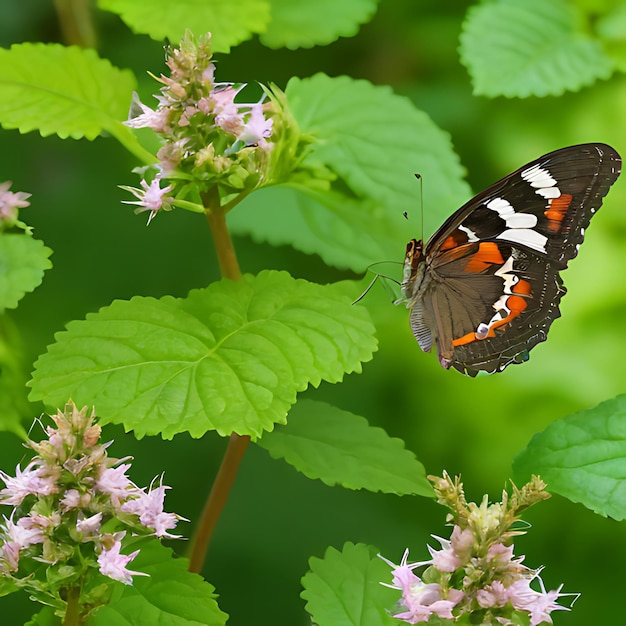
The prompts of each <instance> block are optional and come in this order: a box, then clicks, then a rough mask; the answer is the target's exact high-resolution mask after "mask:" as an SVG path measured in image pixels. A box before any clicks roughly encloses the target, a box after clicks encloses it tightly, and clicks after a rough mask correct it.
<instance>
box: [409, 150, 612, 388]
mask: <svg viewBox="0 0 626 626" xmlns="http://www.w3.org/2000/svg"><path fill="white" fill-rule="evenodd" d="M621 163H622V161H621V158H620V156H619V154H618V153H617V152H616V151H615V150H614V149H613V148H611V147H610V146H608V145H606V144H601V143H588V144H581V145H577V146H570V147H567V148H562V149H561V150H556V151H554V152H550V153H549V154H545V155H544V156H542V157H540V158H538V159H536V160H535V161H531V162H530V163H528V164H526V165H524V166H523V167H521V168H519V169H518V170H516V171H515V172H513V173H512V174H509V175H508V176H506V177H505V178H503V179H502V180H500V181H498V182H497V183H494V184H493V185H491V186H490V187H489V188H487V189H485V191H483V192H481V193H479V194H478V195H477V196H475V197H474V198H472V199H471V200H470V201H469V202H467V203H466V204H465V205H463V206H462V207H461V208H460V209H459V210H458V211H456V212H455V213H453V214H452V215H451V216H450V217H449V218H448V219H447V220H446V221H445V222H444V224H443V225H442V226H441V228H439V230H437V232H436V233H435V234H434V235H433V236H432V237H431V238H430V240H429V241H428V243H427V244H426V246H424V245H423V243H422V241H418V240H416V239H412V240H411V241H409V243H408V244H407V247H406V256H405V261H404V271H403V279H402V283H401V291H402V298H401V299H400V300H399V302H402V303H406V306H407V308H410V310H411V312H410V316H409V317H410V324H411V329H412V331H413V334H414V335H415V338H416V339H417V342H418V344H419V346H420V347H421V348H422V350H423V351H424V352H429V351H430V349H431V348H432V347H433V345H434V346H435V347H436V349H437V353H438V356H439V362H440V363H441V365H442V366H443V367H444V368H446V369H449V368H450V367H453V368H455V369H456V370H458V371H459V372H461V373H463V374H466V375H468V376H476V374H478V372H480V371H485V372H489V373H493V372H501V371H502V370H504V369H505V368H506V367H507V366H508V365H510V364H512V363H522V362H524V361H527V360H528V358H529V355H528V352H529V351H530V350H531V349H532V348H533V347H534V346H535V345H536V344H538V343H539V342H541V341H545V339H546V337H547V334H548V330H549V328H550V325H551V324H552V322H553V321H554V320H555V319H556V318H557V317H559V316H560V314H561V313H560V311H559V302H560V300H561V298H562V297H563V295H564V294H565V292H566V289H565V287H564V285H563V281H562V280H561V276H560V272H561V271H563V270H564V269H565V268H566V267H567V264H568V262H569V261H570V260H571V259H573V258H574V257H575V256H576V255H577V254H578V249H579V248H580V244H581V243H582V242H583V239H584V236H585V230H586V228H587V226H588V225H589V222H590V220H591V218H592V216H593V215H594V214H595V212H596V211H597V210H598V209H599V208H600V206H601V205H602V199H603V198H604V196H606V194H607V193H608V191H609V188H610V187H611V185H612V184H613V183H614V182H615V181H616V180H617V177H618V176H619V174H620V170H621Z"/></svg>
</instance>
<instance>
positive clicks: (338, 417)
mask: <svg viewBox="0 0 626 626" xmlns="http://www.w3.org/2000/svg"><path fill="white" fill-rule="evenodd" d="M258 443H259V445H260V446H261V447H262V448H265V449H266V450H267V451H268V452H269V453H270V454H271V455H272V457H273V458H275V459H281V458H282V459H285V461H287V463H289V464H290V465H293V466H294V467H295V468H296V469H297V470H298V471H299V472H302V473H303V474H304V475H305V476H307V477H308V478H314V479H320V480H322V481H323V482H324V483H325V484H327V485H329V486H331V487H332V486H333V485H337V484H339V485H341V486H342V487H346V488H347V489H368V490H369V491H382V492H384V493H396V494H398V495H405V494H419V495H422V496H427V497H432V496H433V489H432V487H431V485H430V483H429V482H428V481H427V480H426V475H425V472H424V466H423V465H422V464H421V463H420V462H419V461H418V460H417V459H416V458H415V456H414V455H413V453H412V452H410V451H409V450H406V449H405V447H404V442H403V441H402V440H401V439H395V438H392V437H390V436H389V435H388V434H387V433H386V432H385V431H384V430H383V429H382V428H373V427H371V426H370V425H369V424H368V422H367V420H366V419H365V418H363V417H360V416H358V415H354V414H353V413H349V412H348V411H342V410H340V409H338V408H336V407H333V406H331V405H329V404H326V403H324V402H314V401H311V400H300V401H299V402H298V403H297V404H296V405H295V406H294V407H293V408H292V409H291V411H290V412H289V416H288V421H287V424H286V425H284V426H282V425H279V426H277V427H276V428H275V429H274V431H273V432H271V433H265V434H264V435H263V438H262V439H260V440H259V442H258Z"/></svg>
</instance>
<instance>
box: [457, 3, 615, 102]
mask: <svg viewBox="0 0 626 626" xmlns="http://www.w3.org/2000/svg"><path fill="white" fill-rule="evenodd" d="M581 22H582V20H581V19H579V17H578V15H577V13H576V8H575V7H574V6H572V5H571V4H569V3H567V2H566V1H565V0H498V1H497V2H486V3H482V4H478V5H476V6H473V7H471V8H470V10H469V11H468V14H467V19H466V20H465V24H464V26H463V32H462V34H461V47H460V52H461V60H462V62H463V64H464V65H466V66H467V69H468V71H469V73H470V75H471V77H472V83H473V85H474V93H475V94H477V95H483V96H489V97H495V96H507V97H519V98H526V97H528V96H531V95H532V96H558V95H561V94H562V93H563V92H564V91H578V90H579V89H580V88H581V87H584V86H586V85H590V84H592V83H593V82H595V81H596V80H598V79H604V78H608V77H609V76H610V74H611V72H612V70H613V63H612V61H611V60H610V59H609V58H608V57H607V56H606V55H605V54H604V52H603V50H602V46H601V44H600V42H598V41H596V40H594V39H592V38H591V37H589V36H588V35H586V34H585V33H584V32H583V31H582V30H580V28H579V23H581Z"/></svg>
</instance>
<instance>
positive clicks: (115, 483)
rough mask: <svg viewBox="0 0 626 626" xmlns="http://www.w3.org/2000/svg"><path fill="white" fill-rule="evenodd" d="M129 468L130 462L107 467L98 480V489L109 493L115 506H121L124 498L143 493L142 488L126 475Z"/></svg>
mask: <svg viewBox="0 0 626 626" xmlns="http://www.w3.org/2000/svg"><path fill="white" fill-rule="evenodd" d="M129 468H130V463H123V464H122V465H118V466H117V467H107V468H106V469H105V470H103V471H102V472H101V474H100V477H99V478H98V480H97V481H96V489H98V490H99V491H101V492H102V493H107V494H109V496H110V497H111V502H112V504H113V506H116V507H119V506H120V503H121V501H122V500H126V499H127V498H129V497H130V496H132V495H135V494H137V493H141V491H140V489H139V488H138V487H137V486H136V485H135V484H134V483H133V482H132V481H131V480H130V478H128V476H126V471H127V470H128V469H129Z"/></svg>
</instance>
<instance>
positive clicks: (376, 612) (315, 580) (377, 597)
mask: <svg viewBox="0 0 626 626" xmlns="http://www.w3.org/2000/svg"><path fill="white" fill-rule="evenodd" d="M309 567H310V571H309V572H307V574H305V576H304V577H303V578H302V586H303V587H304V591H303V592H302V593H301V594H300V595H301V596H302V598H304V599H305V600H306V610H307V611H308V612H309V614H310V615H311V617H312V618H313V622H314V623H315V624H319V626H326V625H328V626H393V625H394V624H397V623H398V621H397V620H396V619H394V618H393V617H391V615H390V614H389V613H388V611H389V610H391V609H392V608H393V606H394V604H395V603H396V602H397V601H398V598H399V593H398V592H397V591H395V590H393V589H389V588H388V587H385V586H383V585H381V584H380V583H381V582H391V574H390V571H389V566H388V565H386V564H385V563H384V561H383V560H382V559H379V558H378V557H377V556H376V549H375V548H372V547H368V546H366V545H363V544H356V545H355V544H352V543H346V544H345V545H344V547H343V550H342V551H341V552H339V551H338V550H336V549H335V548H328V550H326V554H325V555H324V558H323V559H318V558H315V557H312V558H311V559H309Z"/></svg>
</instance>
